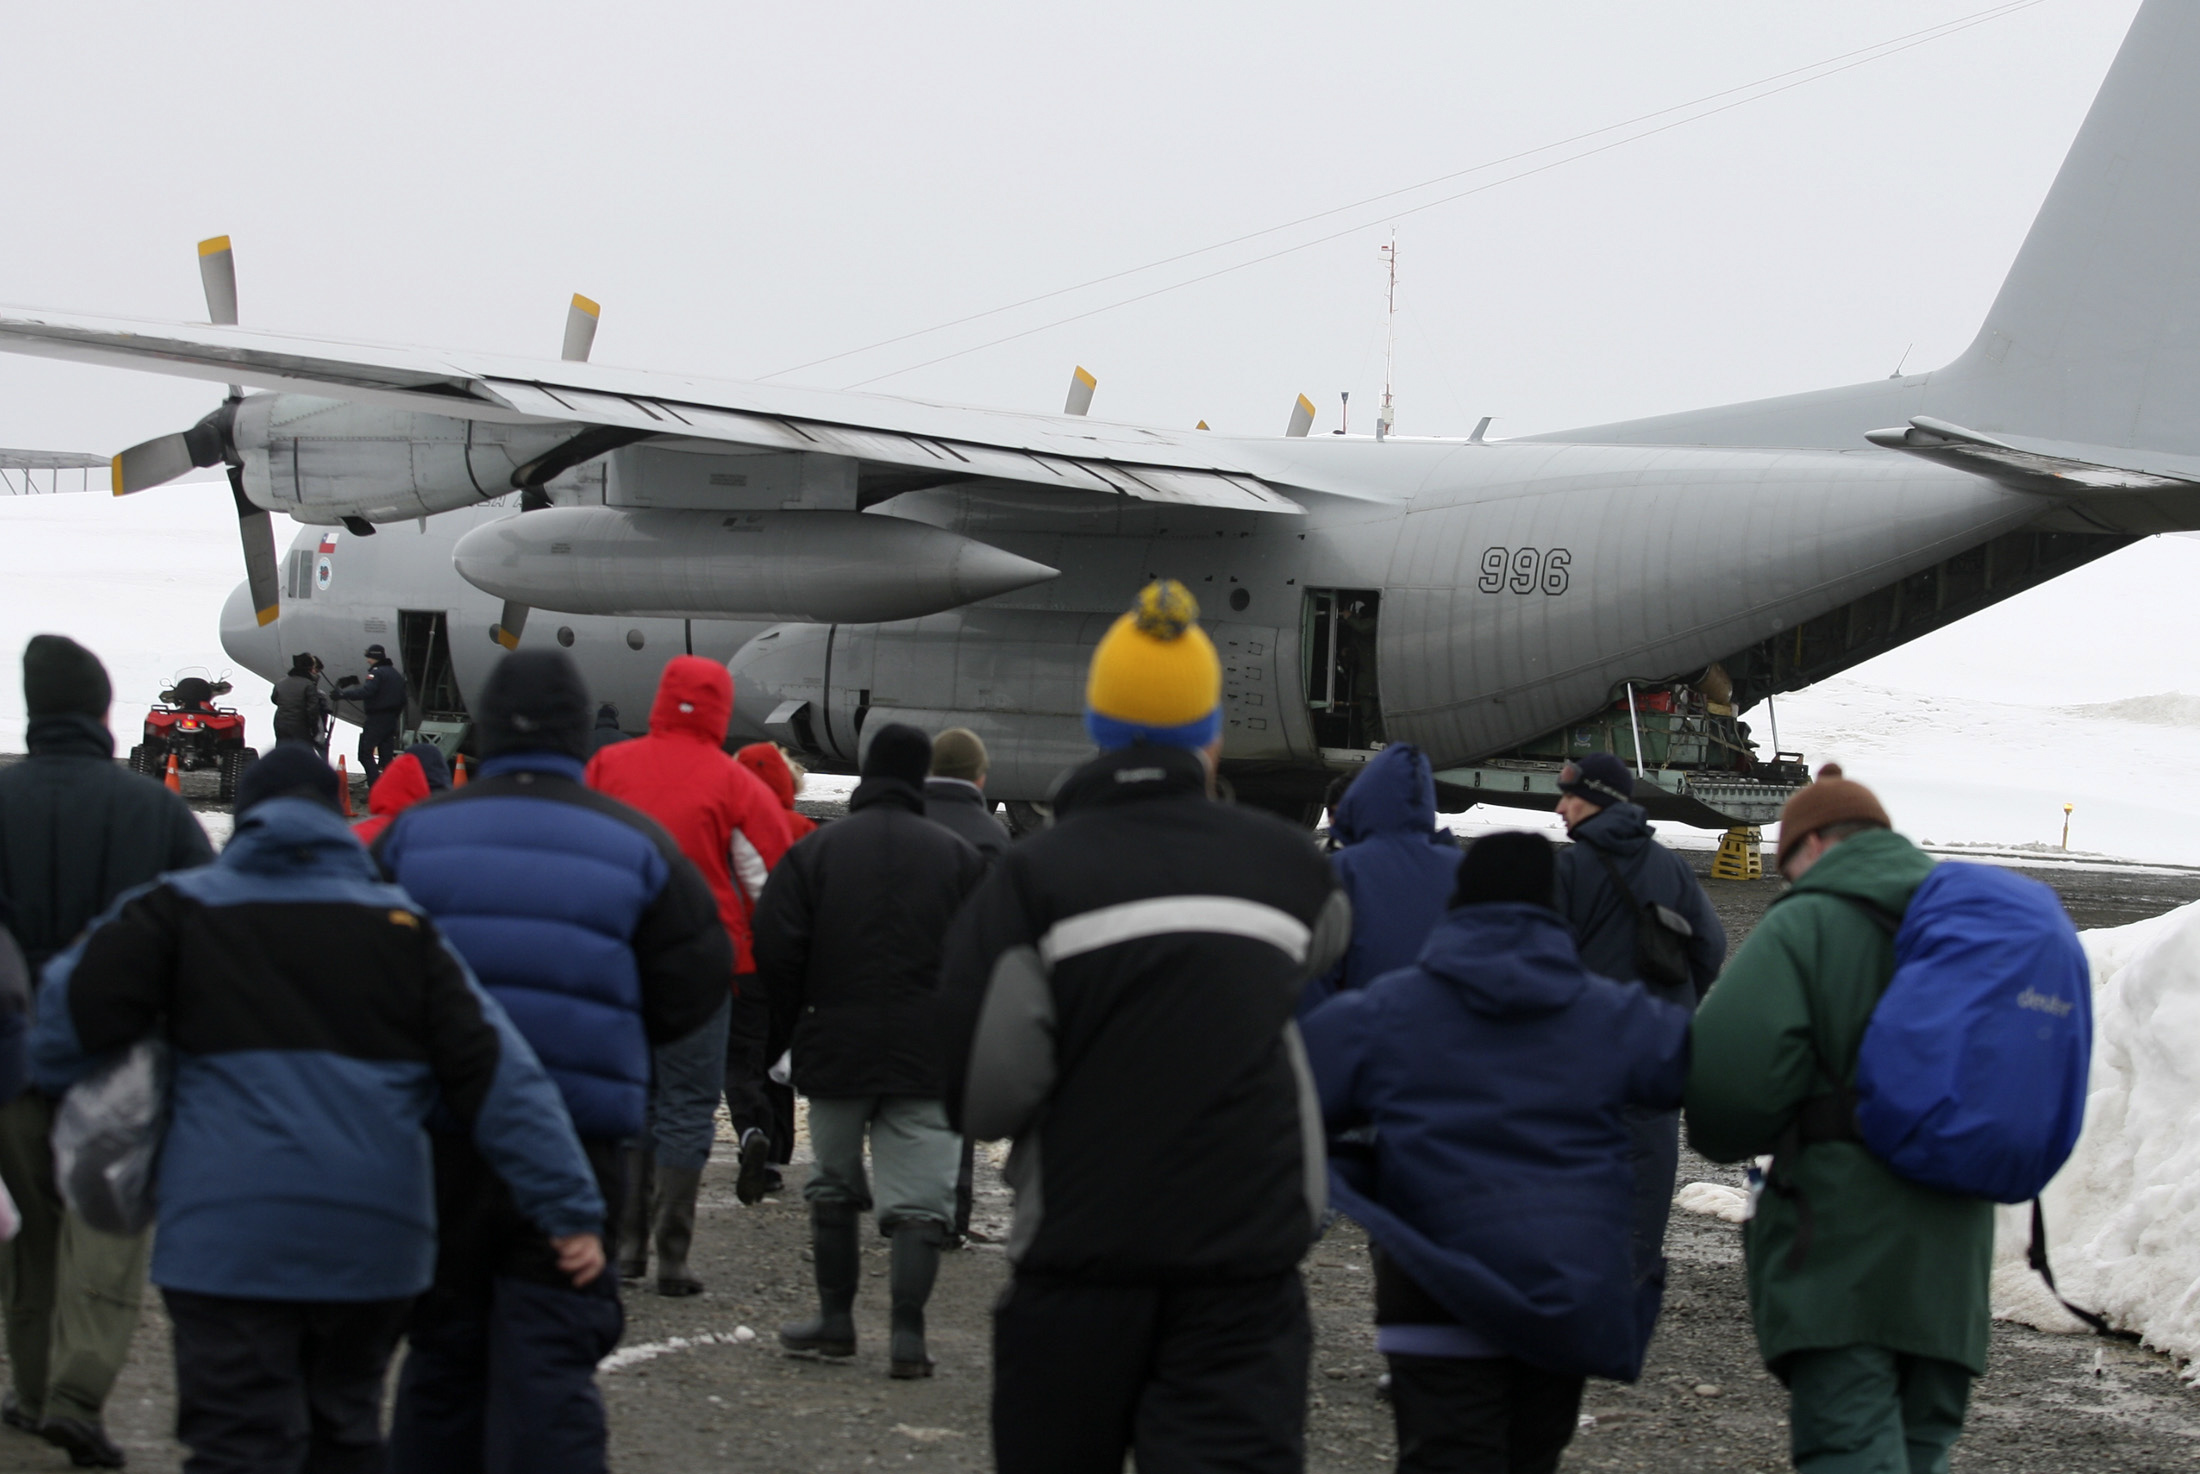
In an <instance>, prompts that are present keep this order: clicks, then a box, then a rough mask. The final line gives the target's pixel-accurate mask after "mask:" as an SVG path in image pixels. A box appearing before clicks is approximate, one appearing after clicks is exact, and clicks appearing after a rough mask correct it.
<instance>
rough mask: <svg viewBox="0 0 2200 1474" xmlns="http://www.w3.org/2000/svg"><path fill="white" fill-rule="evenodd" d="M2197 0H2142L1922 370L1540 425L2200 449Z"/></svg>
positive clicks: (1697, 435)
mask: <svg viewBox="0 0 2200 1474" xmlns="http://www.w3.org/2000/svg"><path fill="white" fill-rule="evenodd" d="M2195 76H2200V6H2196V5H2194V4H2192V3H2191V0H2146V3H2145V4H2144V5H2142V6H2141V7H2140V10H2139V13H2138V15H2137V17H2136V18H2135V19H2134V20H2133V22H2132V26H2131V31H2130V34H2129V35H2127V36H2126V37H2125V38H2124V44H2123V48H2122V50H2120V51H2119V52H2118V53H2117V55H2116V60H2115V63H2114V65H2113V66H2111V67H2110V68H2109V72H2108V76H2107V78H2106V80H2105V81H2103V82H2102V84H2101V90H2100V92H2099V94H2098V95H2097V96H2096V97H2095V98H2094V100H2093V107H2092V110H2091V111H2090V112H2089V113H2088V114H2087V115H2086V119H2085V123H2084V126H2083V127H2081V128H2080V129H2079V131H2078V137H2077V140H2076V142H2074V143H2073V144H2072V145H2071V148H2070V152H2069V154H2068V155H2067V156H2066V157H2065V158H2064V160H2063V166H2062V170H2061V172H2060V173H2059V174H2057V175H2056V177H2055V183H2054V187H2053V188H2052V189H2050V190H2049V191H2048V194H2047V200H2046V203H2045V204H2043V205H2042V206H2041V207H2040V212H2039V215H2038V216H2037V217H2036V218H2035V219H2034V221H2033V223H2032V230H2031V233H2030V234H2029V235H2027V236H2026V237H2025V241H2024V245H2023V247H2022V249H2021V250H2019V251H2018V253H2017V259H2016V262H2015V264H2014V265H2013V266H2012V267H2011V268H2010V271H2009V275H2008V277H2007V278H2006V279H2005V280H2004V281H2003V283H2002V288H2001V293H2000V295H1999V296H1997V297H1996V298H1995V299H1994V305H1993V308H1992V309H1991V310H1990V311H1989V312H1988V313H1987V315H1986V321H1985V324H1984V325H1983V326H1982V327H1981V328H1980V329H1979V333H1978V336H1977V338H1976V339H1974V340H1973V341H1972V344H1971V346H1970V347H1969V348H1968V349H1966V350H1965V351H1964V353H1963V354H1962V356H1960V357H1959V358H1957V359H1956V360H1955V361H1954V362H1953V363H1951V364H1949V365H1948V366H1946V367H1945V368H1942V369H1938V370H1936V371H1934V372H1932V373H1927V374H1917V373H1913V374H1909V375H1907V376H1903V377H1899V378H1894V379H1882V380H1875V381H1872V382H1869V383H1864V384H1852V385H1849V386H1847V387H1845V388H1839V389H1824V390H1819V391H1816V392H1814V393H1808V394H1793V395H1787V396H1784V397H1781V398H1778V399H1764V400H1755V401H1752V402H1749V403H1746V404H1730V405H1722V406H1719V407H1717V408H1713V409H1701V410H1691V411H1687V412H1684V413H1681V414H1671V415H1660V416H1658V417H1656V418H1654V419H1645V420H1633V421H1629V422H1627V423H1624V424H1614V425H1599V426H1594V427H1591V428H1588V429H1580V430H1571V431H1561V432H1558V433H1554V434H1549V435H1538V436H1534V437H1531V438H1534V439H1538V440H1582V441H1598V442H1605V443H1620V444H1665V445H1675V444H1689V445H1733V446H1743V445H1748V446H1826V447H1832V448H1839V449H1853V448H1855V447H1856V446H1858V445H1859V444H1860V442H1861V441H1862V439H1863V437H1864V435H1865V434H1866V432H1867V431H1871V430H1875V429H1882V428H1884V427H1886V426H1889V425H1899V424H1901V423H1902V422H1904V421H1906V420H1910V419H1911V418H1913V417H1914V416H1917V415H1925V416H1928V417H1932V418H1936V419H1939V420H1942V421H1946V422H1949V423H1952V424H1955V425H1960V426H1967V427H1970V428H1971V429H1972V430H1974V431H1979V432H1987V433H1988V434H1991V435H2003V436H2022V437H2027V438H2028V439H2032V440H2039V441H2049V442H2056V443H2058V444H2067V445H2078V446H2085V447H2093V448H2097V449H2099V448H2106V449H2111V450H2128V451H2147V452H2154V453H2166V454H2170V455H2176V456H2187V455H2200V86H2194V85H2192V83H2191V80H2190V79H2191V78H2193V77H2195Z"/></svg>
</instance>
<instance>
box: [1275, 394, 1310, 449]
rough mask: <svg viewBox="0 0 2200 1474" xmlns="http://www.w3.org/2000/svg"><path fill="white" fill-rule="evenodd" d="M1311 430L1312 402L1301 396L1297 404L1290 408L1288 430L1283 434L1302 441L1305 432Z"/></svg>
mask: <svg viewBox="0 0 2200 1474" xmlns="http://www.w3.org/2000/svg"><path fill="white" fill-rule="evenodd" d="M1313 428H1314V401H1313V400H1311V399H1308V398H1307V397H1306V396H1305V395H1303V394H1301V395H1300V396H1299V402H1298V403H1297V404H1294V405H1292V406H1291V425H1290V428H1289V429H1287V430H1285V431H1284V432H1283V433H1284V434H1286V435H1289V436H1293V437H1295V438H1298V439H1302V440H1303V439H1304V438H1305V437H1306V432H1307V431H1309V430H1311V429H1313Z"/></svg>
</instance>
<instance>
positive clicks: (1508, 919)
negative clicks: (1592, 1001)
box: [1420, 901, 1589, 1018]
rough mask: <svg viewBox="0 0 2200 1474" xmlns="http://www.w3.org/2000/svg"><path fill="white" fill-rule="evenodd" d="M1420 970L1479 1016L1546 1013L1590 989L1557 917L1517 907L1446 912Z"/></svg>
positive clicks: (1553, 913) (1515, 903) (1424, 952)
mask: <svg viewBox="0 0 2200 1474" xmlns="http://www.w3.org/2000/svg"><path fill="white" fill-rule="evenodd" d="M1420 965H1421V966H1422V967H1423V968H1425V969H1426V970H1427V971H1429V972H1430V973H1432V974H1434V975H1435V976H1437V977H1439V978H1442V979H1443V980H1444V981H1445V982H1447V983H1449V984H1451V985H1452V988H1453V989H1454V990H1455V991H1456V992H1457V993H1458V995H1459V998H1460V1001H1461V1002H1463V1003H1465V1004H1466V1006H1467V1007H1469V1008H1471V1009H1473V1010H1474V1011H1475V1012H1476V1013H1480V1014H1488V1015H1491V1016H1494V1017H1498V1018H1503V1017H1506V1016H1508V1015H1517V1014H1535V1013H1551V1012H1555V1011H1556V1010H1558V1009H1561V1008H1564V1007H1565V1006H1566V1005H1567V1004H1569V1003H1571V1002H1573V1001H1574V999H1575V998H1577V997H1579V996H1580V994H1581V990H1582V989H1583V988H1585V987H1587V986H1588V979H1589V974H1588V972H1587V971H1586V970H1585V969H1584V968H1583V967H1582V965H1581V954H1580V953H1579V952H1578V951H1577V950H1576V949H1575V947H1574V938H1573V933H1572V932H1570V931H1568V930H1567V928H1566V923H1565V921H1564V920H1563V919H1562V918H1561V917H1560V916H1559V914H1558V913H1557V912H1556V911H1553V910H1551V909H1550V908H1549V907H1546V906H1531V905H1526V904H1523V903H1521V902H1518V901H1506V902H1500V903H1498V904H1495V905H1488V906H1461V907H1459V908H1458V909H1457V910H1454V911H1449V912H1447V913H1445V916H1444V919H1443V920H1442V921H1440V922H1438V923H1437V924H1436V930H1435V931H1433V932H1431V933H1429V939H1428V943H1427V945H1425V946H1423V947H1422V948H1421V959H1420Z"/></svg>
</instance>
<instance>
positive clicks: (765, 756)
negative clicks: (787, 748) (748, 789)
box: [733, 742, 794, 813]
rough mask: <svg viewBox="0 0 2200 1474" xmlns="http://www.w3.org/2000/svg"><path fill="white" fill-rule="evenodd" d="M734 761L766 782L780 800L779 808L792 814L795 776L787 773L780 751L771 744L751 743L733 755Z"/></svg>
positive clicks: (765, 784)
mask: <svg viewBox="0 0 2200 1474" xmlns="http://www.w3.org/2000/svg"><path fill="white" fill-rule="evenodd" d="M733 760H734V761H735V762H737V763H739V764H740V765H741V766H742V767H744V768H747V769H748V770H749V771H750V772H752V773H754V774H755V775H756V776H757V777H759V778H761V779H762V780H763V781H764V786H765V787H766V788H769V789H770V790H771V791H772V797H774V798H776V799H778V800H779V807H781V808H783V809H786V810H787V811H789V812H790V813H791V812H793V810H794V774H793V773H790V772H789V771H787V760H786V759H785V758H783V757H781V756H780V755H779V749H778V748H776V747H774V746H772V745H771V744H770V743H769V742H751V743H750V744H749V745H748V746H747V747H744V748H742V749H741V750H740V751H739V752H737V753H735V754H734V755H733Z"/></svg>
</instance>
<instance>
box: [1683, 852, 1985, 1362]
mask: <svg viewBox="0 0 2200 1474" xmlns="http://www.w3.org/2000/svg"><path fill="white" fill-rule="evenodd" d="M1932 866H1933V862H1932V860H1931V859H1930V858H1929V857H1928V856H1927V855H1926V854H1925V853H1924V852H1923V851H1921V850H1919V849H1918V848H1917V846H1915V845H1913V844H1911V843H1910V842H1909V841H1908V840H1907V839H1904V838H1903V837H1902V836H1901V835H1899V834H1895V833H1893V832H1892V831H1890V830H1872V831H1868V832H1866V833H1863V834H1858V835H1855V836H1853V837H1852V838H1849V839H1845V840H1843V841H1841V842H1840V843H1839V844H1836V845H1834V846H1833V847H1832V848H1831V849H1829V850H1827V851H1826V852H1825V854H1824V855H1823V856H1821V857H1820V858H1819V860H1818V862H1817V863H1816V864H1814V865H1812V866H1811V868H1810V869H1809V870H1808V871H1806V872H1805V873H1804V875H1803V878H1802V879H1801V880H1799V881H1797V882H1796V883H1795V887H1794V889H1792V890H1790V891H1789V892H1788V893H1787V894H1786V895H1784V896H1782V897H1781V898H1780V899H1779V900H1778V901H1777V902H1775V903H1774V905H1773V906H1772V909H1771V910H1770V911H1768V912H1766V914H1765V919H1764V920H1763V921H1761V922H1759V923H1758V925H1757V929H1756V930H1755V931H1753V932H1751V933H1750V935H1749V940H1748V941H1747V942H1745V943H1743V945H1742V948H1741V950H1740V951H1738V952H1736V953H1735V954H1734V960H1733V961H1732V962H1730V963H1728V964H1727V968H1726V971H1725V972H1724V973H1723V974H1721V975H1720V978H1719V982H1718V986H1716V987H1714V988H1713V989H1712V990H1711V993H1710V995H1709V996H1708V997H1706V998H1705V999H1704V1003H1703V1007H1702V1008H1701V1009H1700V1010H1699V1011H1698V1012H1697V1014H1696V1025H1695V1058H1694V1063H1693V1066H1692V1068H1691V1070H1690V1072H1689V1079H1688V1136H1689V1140H1690V1142H1691V1143H1693V1144H1694V1146H1695V1148H1696V1149H1697V1150H1698V1151H1700V1152H1702V1153H1703V1154H1704V1155H1705V1156H1707V1157H1709V1158H1711V1159H1712V1160H1713V1161H1715V1162H1731V1161H1737V1160H1739V1159H1741V1158H1744V1157H1752V1156H1760V1155H1763V1154H1765V1153H1769V1152H1771V1151H1773V1150H1774V1149H1775V1148H1776V1147H1778V1146H1779V1144H1780V1139H1781V1136H1782V1134H1783V1133H1784V1132H1785V1131H1786V1130H1787V1127H1788V1125H1789V1123H1790V1122H1791V1121H1793V1120H1794V1118H1795V1115H1796V1112H1797V1110H1798V1109H1799V1108H1800V1107H1801V1106H1802V1104H1803V1102H1804V1101H1805V1100H1807V1099H1809V1098H1811V1097H1813V1096H1817V1095H1823V1094H1827V1093H1829V1092H1830V1090H1831V1088H1832V1087H1831V1083H1830V1081H1831V1080H1833V1079H1838V1080H1840V1081H1842V1082H1844V1083H1846V1084H1850V1085H1853V1084H1854V1083H1855V1081H1856V1056H1857V1051H1858V1049H1859V1047H1860V1046H1861V1044H1862V1042H1863V1038H1864V1028H1865V1025H1866V1024H1867V1023H1869V1022H1870V1020H1871V1015H1872V1010H1873V1009H1874V1008H1875V1007H1877V1006H1878V1002H1879V996H1880V994H1881V992H1882V991H1884V990H1885V988H1886V985H1887V981H1888V979H1889V978H1891V977H1892V976H1893V974H1894V943H1893V941H1892V939H1891V938H1890V937H1888V935H1887V933H1886V932H1885V931H1884V930H1882V929H1881V927H1880V925H1879V924H1878V922H1876V921H1874V920H1873V919H1872V917H1871V916H1870V915H1869V914H1868V913H1866V912H1865V911H1864V910H1862V909H1861V908H1859V907H1857V906H1855V905H1852V904H1851V903H1850V902H1848V901H1845V900H1842V899H1841V897H1843V896H1853V897H1856V898H1858V899H1860V900H1864V901H1869V902H1871V903H1872V904H1874V905H1876V906H1879V907H1881V908H1883V909H1885V910H1887V911H1889V912H1892V913H1895V914H1897V915H1899V914H1901V913H1902V912H1903V911H1904V910H1906V909H1907V908H1908V907H1909V904H1910V897H1911V896H1912V895H1913V894H1915V893H1916V891H1917V888H1918V886H1919V885H1920V884H1922V883H1923V882H1924V879H1925V877H1926V875H1927V874H1928V873H1930V872H1931V870H1932ZM1780 1166H1781V1169H1782V1172H1783V1174H1784V1175H1788V1176H1789V1177H1790V1178H1791V1180H1792V1183H1793V1185H1794V1187H1795V1188H1796V1190H1797V1191H1798V1192H1799V1193H1801V1194H1803V1195H1804V1196H1805V1197H1806V1198H1807V1200H1808V1204H1809V1209H1810V1218H1811V1224H1812V1232H1811V1242H1810V1246H1809V1249H1808V1250H1807V1252H1806V1253H1805V1254H1804V1255H1803V1259H1802V1263H1801V1264H1800V1265H1799V1266H1797V1265H1792V1264H1791V1263H1790V1256H1791V1254H1792V1252H1793V1250H1794V1248H1795V1243H1796V1237H1797V1234H1798V1232H1799V1230H1800V1228H1801V1224H1802V1203H1801V1202H1800V1201H1798V1199H1797V1198H1795V1197H1790V1196H1788V1195H1785V1194H1783V1193H1781V1192H1778V1191H1775V1190H1773V1189H1771V1188H1769V1187H1768V1188H1767V1189H1766V1190H1765V1191H1764V1192H1763V1193H1762V1194H1760V1195H1759V1197H1758V1200H1757V1212H1756V1215H1755V1216H1754V1217H1753V1218H1751V1219H1750V1221H1749V1223H1748V1225H1747V1227H1746V1229H1745V1230H1744V1234H1743V1240H1742V1241H1743V1244H1744V1246H1745V1248H1746V1250H1747V1252H1748V1259H1749V1303H1750V1309H1751V1311H1752V1313H1753V1314H1754V1315H1755V1317H1756V1321H1757V1346H1758V1350H1759V1351H1760V1352H1761V1353H1762V1354H1763V1356H1764V1359H1765V1364H1766V1365H1767V1366H1770V1367H1772V1368H1773V1369H1774V1370H1775V1371H1778V1370H1780V1367H1781V1359H1782V1358H1783V1357H1785V1356H1787V1355H1788V1354H1790V1353H1791V1352H1797V1351H1810V1350H1818V1349H1823V1348H1828V1347H1836V1346H1853V1345H1868V1346H1880V1347H1885V1348H1887V1349H1889V1350H1892V1351H1897V1352H1906V1353H1909V1354H1911V1355H1914V1356H1930V1357H1938V1358H1940V1359H1941V1360H1943V1361H1952V1362H1958V1363H1961V1364H1962V1365H1964V1366H1966V1367H1968V1368H1970V1369H1971V1371H1972V1372H1974V1373H1983V1372H1984V1371H1985V1370H1986V1344H1987V1332H1988V1320H1987V1316H1988V1305H1987V1277H1988V1274H1989V1272H1990V1269H1991V1267H1992V1260H1993V1252H1994V1213H1993V1204H1991V1203H1988V1202H1986V1201H1985V1200H1984V1199H1981V1198H1969V1197H1960V1196H1958V1195H1956V1194H1954V1193H1945V1192H1940V1191H1938V1190H1936V1189H1934V1188H1929V1187H1920V1186H1918V1185H1917V1184H1915V1183H1911V1182H1906V1181H1904V1180H1903V1179H1901V1178H1899V1177H1897V1176H1895V1174H1894V1173H1893V1172H1892V1171H1890V1170H1889V1169H1888V1168H1887V1167H1885V1166H1884V1165H1882V1164H1881V1163H1880V1162H1879V1161H1878V1159H1876V1158H1875V1157H1873V1156H1872V1154H1871V1153H1870V1152H1869V1151H1867V1150H1865V1148H1864V1147H1863V1146H1862V1145H1861V1144H1860V1143H1856V1142H1846V1141H1836V1142H1822V1143H1818V1144H1814V1145H1811V1146H1806V1147H1803V1148H1802V1149H1801V1150H1800V1151H1798V1152H1796V1153H1794V1155H1793V1159H1792V1160H1783V1161H1782V1162H1781V1164H1780Z"/></svg>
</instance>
